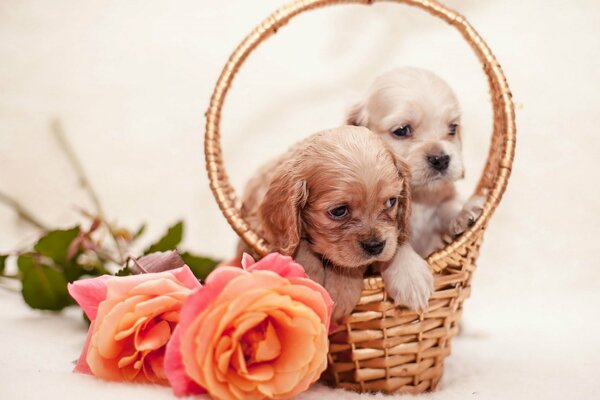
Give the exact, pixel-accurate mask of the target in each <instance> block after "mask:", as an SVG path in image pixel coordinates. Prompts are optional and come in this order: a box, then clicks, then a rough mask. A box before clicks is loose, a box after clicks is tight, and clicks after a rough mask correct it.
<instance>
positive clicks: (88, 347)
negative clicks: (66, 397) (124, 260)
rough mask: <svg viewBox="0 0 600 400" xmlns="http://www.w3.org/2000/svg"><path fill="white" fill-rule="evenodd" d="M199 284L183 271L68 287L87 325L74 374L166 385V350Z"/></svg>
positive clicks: (105, 279) (87, 281)
mask: <svg viewBox="0 0 600 400" xmlns="http://www.w3.org/2000/svg"><path fill="white" fill-rule="evenodd" d="M198 287H200V283H199V282H198V280H197V279H196V278H195V277H194V274H192V271H191V270H190V269H189V268H188V267H187V266H184V267H181V268H177V269H174V270H171V271H167V272H160V273H147V274H143V275H132V276H126V277H115V276H108V275H104V276H101V277H98V278H93V279H84V280H80V281H76V282H74V283H72V284H69V293H70V294H71V296H72V297H73V298H74V299H75V300H76V301H77V302H78V303H79V305H80V306H81V307H82V308H83V310H84V312H85V313H86V314H87V316H88V318H89V319H90V321H91V325H90V328H89V331H88V336H87V339H86V343H85V345H84V348H83V351H82V353H81V356H80V358H79V362H78V363H77V366H76V367H75V371H76V372H81V373H87V374H93V375H96V376H98V377H100V378H104V379H109V380H117V381H123V380H125V381H142V382H157V383H167V379H166V376H165V373H164V368H163V363H164V353H165V346H166V344H167V342H168V341H169V339H170V338H171V333H172V331H173V330H174V328H175V326H176V325H177V323H178V321H179V313H180V310H181V306H182V304H183V302H184V301H185V299H186V298H187V297H188V295H189V294H190V293H192V291H193V289H195V288H198Z"/></svg>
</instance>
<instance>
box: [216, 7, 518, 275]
mask: <svg viewBox="0 0 600 400" xmlns="http://www.w3.org/2000/svg"><path fill="white" fill-rule="evenodd" d="M384 1H387V2H394V3H400V4H406V5H409V6H414V7H417V8H420V9H423V10H425V11H427V12H428V13H430V14H431V15H433V16H436V17H438V18H441V19H442V20H444V21H445V22H447V23H448V24H450V25H452V26H453V27H454V28H456V29H457V30H458V31H459V32H460V33H461V35H462V36H463V38H464V39H465V40H466V41H467V42H468V43H469V44H470V46H471V48H472V49H473V51H474V52H475V54H476V55H477V58H478V59H479V61H480V63H481V64H482V66H483V71H484V72H485V74H486V75H487V78H488V84H489V89H490V94H491V100H492V107H493V115H494V124H493V134H492V141H491V145H490V149H489V153H488V159H487V162H486V165H485V168H484V170H483V173H482V175H481V177H480V179H479V183H478V185H477V188H476V193H479V194H483V193H485V194H486V196H487V200H486V202H485V204H484V208H483V213H482V215H481V217H480V218H479V219H478V220H477V222H476V223H475V225H474V226H472V227H471V228H470V229H469V230H467V231H466V232H465V233H464V234H462V235H461V236H460V237H458V238H457V239H456V240H454V241H453V242H452V243H450V244H448V245H447V246H446V247H445V248H443V249H441V250H439V251H437V252H435V253H433V254H431V255H430V256H429V257H428V259H427V261H428V262H429V263H430V264H431V265H432V266H433V267H434V270H438V271H439V270H441V269H443V268H445V266H446V265H445V263H444V262H441V260H442V259H444V258H446V257H447V256H448V255H449V253H452V252H454V251H456V250H458V249H459V248H461V247H463V246H465V245H468V244H471V243H474V242H476V241H477V240H478V239H479V238H480V237H481V232H480V231H481V230H483V229H485V227H486V226H487V223H488V222H489V220H490V218H491V216H492V214H493V213H494V211H495V209H496V207H497V206H498V204H499V203H500V200H501V198H502V195H503V194H504V191H505V189H506V185H507V183H508V179H509V177H510V172H511V166H512V162H513V158H514V149H515V137H516V126H515V114H514V106H513V103H512V95H511V92H510V90H509V88H508V84H507V82H506V78H505V77H504V74H503V72H502V69H501V68H500V65H499V64H498V62H497V61H496V59H495V57H494V55H493V54H492V52H491V50H490V49H489V47H488V46H487V44H486V43H485V42H484V40H483V39H482V38H481V36H479V34H478V33H477V32H476V31H475V29H473V27H472V26H471V25H470V24H469V23H468V22H467V20H466V19H465V18H464V17H463V16H462V15H460V14H458V13H456V12H455V11H452V10H450V9H449V8H447V7H445V6H443V5H441V4H439V3H438V2H437V1H433V0H295V1H292V2H290V3H288V4H286V5H284V6H282V7H281V8H279V9H278V10H276V11H275V12H274V13H273V14H271V15H270V16H269V17H268V18H267V19H265V20H264V21H263V22H262V23H260V25H258V26H257V27H256V28H255V29H254V30H253V31H252V32H250V34H249V35H248V36H246V38H245V39H244V40H243V41H242V43H241V44H240V45H239V46H238V47H237V48H236V49H235V50H234V52H233V53H232V54H231V56H230V57H229V61H228V62H227V64H225V67H224V68H223V70H222V71H221V75H220V77H219V80H218V81H217V84H216V86H215V89H214V91H213V94H212V96H211V100H210V105H209V107H208V110H207V112H206V133H205V139H204V152H205V156H206V169H207V171H208V179H209V181H210V187H211V190H212V192H213V194H214V196H215V199H216V200H217V203H218V205H219V208H220V209H221V211H222V212H223V215H224V216H225V218H226V219H227V221H228V222H229V224H230V225H231V227H232V228H233V229H234V231H235V232H236V233H237V234H238V235H239V236H240V237H241V238H242V239H243V240H244V241H245V242H246V243H247V244H248V246H250V248H251V249H253V250H254V251H255V252H256V253H257V254H258V255H265V254H267V253H268V252H269V247H268V246H267V243H266V242H265V241H264V239H263V238H262V237H260V236H259V235H258V234H257V233H256V232H255V231H254V230H253V229H252V228H251V227H250V226H249V225H248V223H247V222H246V221H245V220H244V219H243V218H242V216H241V212H240V206H241V204H240V201H239V199H238V198H237V197H236V195H235V192H234V190H233V188H232V186H231V184H230V182H229V178H228V177H227V173H226V172H225V167H224V165H223V157H222V151H221V144H220V122H221V110H222V108H223V102H224V101H225V97H226V95H227V93H228V91H229V88H230V87H231V82H232V81H233V78H234V77H235V75H236V73H237V71H238V70H239V68H240V67H241V65H242V64H243V63H244V61H245V60H246V58H247V57H248V56H249V55H250V53H252V51H253V50H254V49H255V48H256V47H257V46H258V45H259V44H260V43H262V42H263V41H264V40H266V39H267V38H269V37H270V36H271V35H273V34H275V33H276V32H277V30H278V29H279V28H281V27H282V26H284V25H285V24H287V23H288V22H289V21H290V20H291V19H292V18H293V17H294V16H296V15H298V14H300V13H302V12H304V11H309V10H312V9H316V8H320V7H325V6H329V5H341V4H352V3H358V4H366V5H370V4H372V3H376V2H384ZM438 262H439V264H438ZM436 264H438V265H437V267H436Z"/></svg>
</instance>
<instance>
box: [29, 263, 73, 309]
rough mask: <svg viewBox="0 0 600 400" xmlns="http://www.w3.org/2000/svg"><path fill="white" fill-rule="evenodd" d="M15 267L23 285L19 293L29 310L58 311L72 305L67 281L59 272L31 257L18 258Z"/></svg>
mask: <svg viewBox="0 0 600 400" xmlns="http://www.w3.org/2000/svg"><path fill="white" fill-rule="evenodd" d="M17 266H18V267H19V271H20V276H21V283H22V285H23V288H22V289H21V293H22V295H23V299H24V300H25V302H26V303H27V304H28V305H29V306H30V307H31V308H36V309H39V310H52V311H58V310H62V309H63V308H65V307H66V306H68V305H71V304H72V303H73V301H72V300H71V297H69V292H68V291H67V280H66V279H65V277H64V276H63V274H61V273H60V272H59V271H57V270H55V269H54V268H52V267H50V266H48V265H44V264H42V263H40V262H38V261H37V260H36V258H35V256H32V255H22V256H19V258H18V259H17Z"/></svg>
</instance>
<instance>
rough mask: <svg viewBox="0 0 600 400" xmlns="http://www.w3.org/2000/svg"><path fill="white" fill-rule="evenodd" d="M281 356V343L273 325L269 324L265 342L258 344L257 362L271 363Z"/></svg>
mask: <svg viewBox="0 0 600 400" xmlns="http://www.w3.org/2000/svg"><path fill="white" fill-rule="evenodd" d="M279 354H281V342H280V341H279V337H278V336H277V332H276V331H275V328H274V327H273V325H272V324H271V323H270V322H269V324H268V325H267V330H266V331H265V338H264V340H262V341H260V342H258V344H257V345H256V350H255V352H254V360H255V361H256V362H263V361H271V360H273V359H274V358H276V357H278V356H279Z"/></svg>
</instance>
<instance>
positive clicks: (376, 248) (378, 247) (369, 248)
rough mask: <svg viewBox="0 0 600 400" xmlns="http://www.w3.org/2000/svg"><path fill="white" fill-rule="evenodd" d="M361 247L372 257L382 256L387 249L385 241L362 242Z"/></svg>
mask: <svg viewBox="0 0 600 400" xmlns="http://www.w3.org/2000/svg"><path fill="white" fill-rule="evenodd" d="M360 245H361V247H362V248H363V250H364V251H365V253H367V254H368V255H370V256H376V255H379V254H381V252H382V251H383V248H384V247H385V240H367V241H364V242H360Z"/></svg>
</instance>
